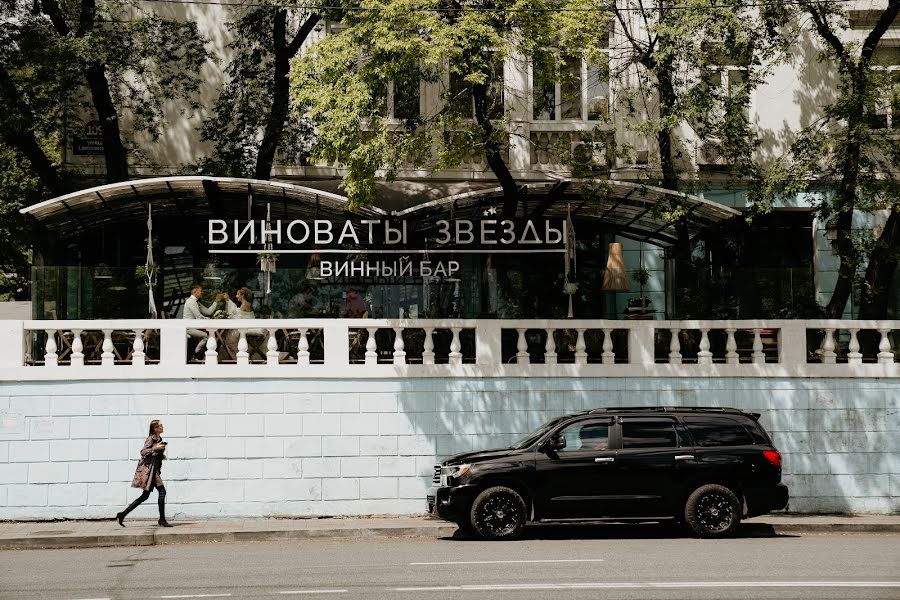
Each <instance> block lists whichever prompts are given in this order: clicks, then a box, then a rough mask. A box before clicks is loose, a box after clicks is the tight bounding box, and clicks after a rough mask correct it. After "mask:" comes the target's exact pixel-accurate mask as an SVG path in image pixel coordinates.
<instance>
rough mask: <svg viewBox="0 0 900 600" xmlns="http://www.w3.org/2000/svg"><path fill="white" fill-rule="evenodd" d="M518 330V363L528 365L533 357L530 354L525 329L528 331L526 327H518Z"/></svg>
mask: <svg viewBox="0 0 900 600" xmlns="http://www.w3.org/2000/svg"><path fill="white" fill-rule="evenodd" d="M516 331H518V332H519V338H518V340H517V341H516V350H518V352H516V364H520V365H527V364H528V363H529V362H531V357H530V356H529V355H528V341H527V340H526V339H525V331H527V330H526V329H525V328H524V327H517V328H516Z"/></svg>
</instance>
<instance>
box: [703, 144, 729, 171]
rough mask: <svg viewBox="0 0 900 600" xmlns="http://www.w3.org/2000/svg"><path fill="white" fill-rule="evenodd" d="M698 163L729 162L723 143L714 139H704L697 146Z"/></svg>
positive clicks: (722, 163) (719, 163)
mask: <svg viewBox="0 0 900 600" xmlns="http://www.w3.org/2000/svg"><path fill="white" fill-rule="evenodd" d="M697 164H698V165H708V166H724V165H727V164H728V160H727V159H726V158H725V152H724V151H723V149H722V144H721V143H720V142H717V141H713V140H704V141H703V142H701V143H700V146H699V147H698V148H697Z"/></svg>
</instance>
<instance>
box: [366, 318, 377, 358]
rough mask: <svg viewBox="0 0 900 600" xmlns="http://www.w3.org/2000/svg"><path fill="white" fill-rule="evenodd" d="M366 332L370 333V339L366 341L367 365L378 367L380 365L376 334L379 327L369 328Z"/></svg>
mask: <svg viewBox="0 0 900 600" xmlns="http://www.w3.org/2000/svg"><path fill="white" fill-rule="evenodd" d="M366 331H368V332H369V339H368V340H366V364H367V365H377V364H378V342H376V341H375V332H376V331H378V328H377V327H367V328H366Z"/></svg>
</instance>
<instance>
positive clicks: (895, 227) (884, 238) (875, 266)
mask: <svg viewBox="0 0 900 600" xmlns="http://www.w3.org/2000/svg"><path fill="white" fill-rule="evenodd" d="M898 260H900V211H898V209H896V208H894V209H893V210H891V214H890V216H889V217H888V220H887V223H885V225H884V230H883V231H882V232H881V237H879V238H878V241H877V242H876V243H875V249H874V250H872V254H871V256H869V264H868V265H867V266H866V282H865V285H864V286H863V289H862V298H861V299H860V303H859V318H860V319H886V318H887V310H888V300H889V299H890V294H891V284H892V283H893V281H894V274H895V273H896V272H897V263H898Z"/></svg>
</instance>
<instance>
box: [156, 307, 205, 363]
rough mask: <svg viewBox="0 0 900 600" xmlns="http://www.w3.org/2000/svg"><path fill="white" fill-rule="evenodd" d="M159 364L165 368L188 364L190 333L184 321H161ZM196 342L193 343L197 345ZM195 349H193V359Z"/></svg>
mask: <svg viewBox="0 0 900 600" xmlns="http://www.w3.org/2000/svg"><path fill="white" fill-rule="evenodd" d="M158 323H159V364H160V366H163V367H183V366H184V365H185V364H187V350H188V333H187V327H185V325H184V322H183V321H179V320H175V319H173V320H169V319H166V320H160V321H158ZM196 343H197V342H196V341H194V342H193V344H194V345H196ZM194 347H195V346H193V345H192V347H191V356H192V357H193V355H194V353H193V350H194Z"/></svg>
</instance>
